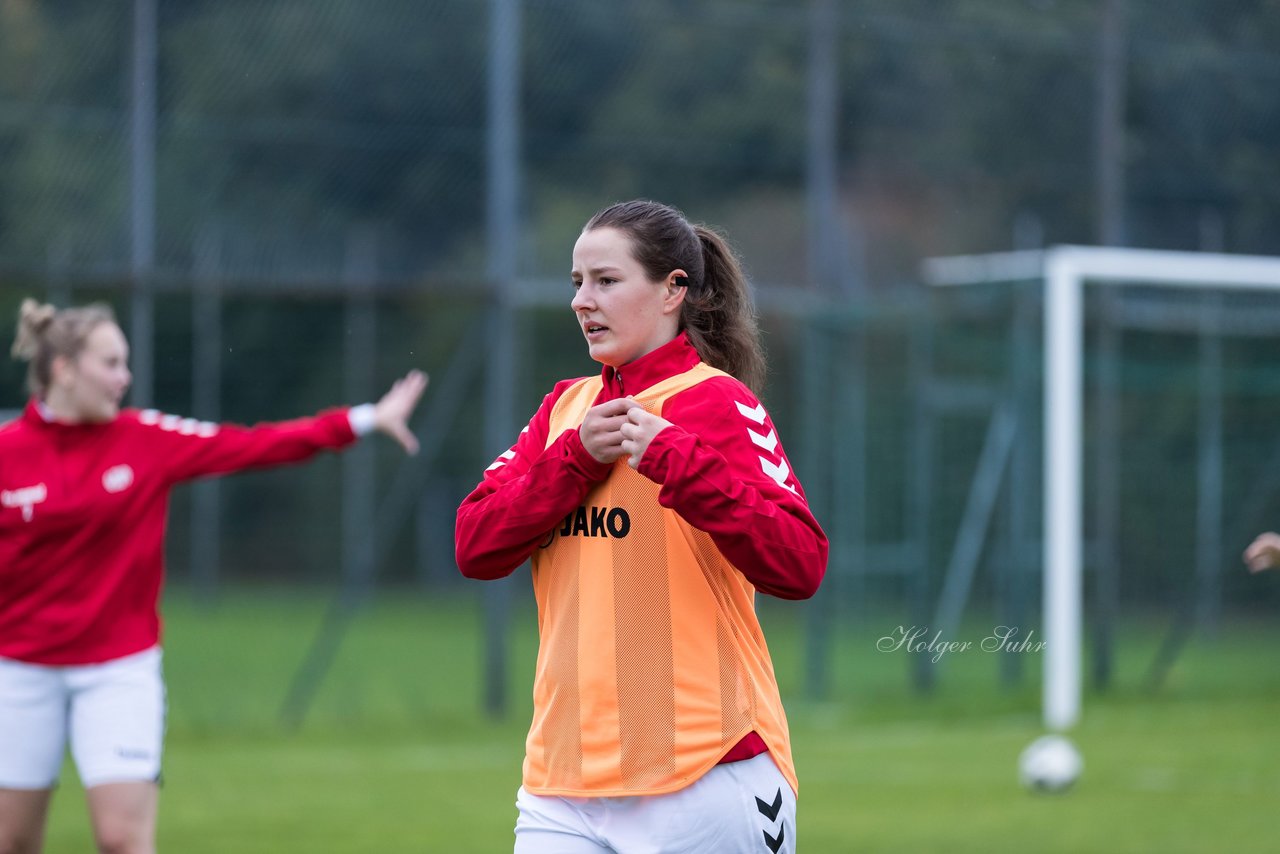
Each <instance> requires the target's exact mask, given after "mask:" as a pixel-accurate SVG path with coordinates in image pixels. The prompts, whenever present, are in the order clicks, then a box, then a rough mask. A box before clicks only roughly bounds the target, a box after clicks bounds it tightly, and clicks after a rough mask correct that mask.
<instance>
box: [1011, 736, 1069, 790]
mask: <svg viewBox="0 0 1280 854" xmlns="http://www.w3.org/2000/svg"><path fill="white" fill-rule="evenodd" d="M1083 770H1084V760H1083V759H1082V758H1081V757H1080V752H1079V751H1078V750H1076V748H1075V745H1073V744H1072V743H1071V742H1070V741H1069V740H1068V739H1066V738H1065V737H1063V736H1061V735H1043V736H1041V737H1040V738H1037V739H1036V740H1035V741H1033V742H1031V744H1029V745H1027V748H1026V749H1025V750H1023V751H1022V755H1021V756H1019V757H1018V779H1019V780H1020V781H1021V782H1022V785H1023V786H1025V787H1026V788H1028V789H1030V790H1031V791H1033V792H1065V791H1066V790H1067V789H1069V788H1071V784H1072V783H1074V782H1075V781H1076V779H1077V778H1078V777H1079V776H1080V772H1082V771H1083Z"/></svg>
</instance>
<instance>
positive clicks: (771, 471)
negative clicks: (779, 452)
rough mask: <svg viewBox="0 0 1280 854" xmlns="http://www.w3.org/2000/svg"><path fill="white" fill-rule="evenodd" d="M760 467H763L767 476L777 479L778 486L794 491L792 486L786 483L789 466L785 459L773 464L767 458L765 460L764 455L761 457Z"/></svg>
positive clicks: (789, 472)
mask: <svg viewBox="0 0 1280 854" xmlns="http://www.w3.org/2000/svg"><path fill="white" fill-rule="evenodd" d="M760 468H762V469H764V473H765V474H767V475H769V477H771V478H773V479H774V480H775V481H777V483H778V486H784V487H786V488H787V489H790V490H791V491H792V492H795V491H796V489H795V487H794V486H792V485H791V484H789V483H787V475H789V474H791V467H790V466H788V465H787V461H786V460H783V461H782V462H780V463H778V464H776V465H775V464H774V463H771V462H769V461H768V460H766V459H765V458H764V457H761V458H760Z"/></svg>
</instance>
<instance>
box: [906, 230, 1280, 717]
mask: <svg viewBox="0 0 1280 854" xmlns="http://www.w3.org/2000/svg"><path fill="white" fill-rule="evenodd" d="M923 273H924V278H925V281H926V282H927V283H928V284H930V285H933V286H940V287H949V286H962V285H975V284H991V283H998V282H1016V281H1022V282H1026V281H1040V282H1043V283H1044V284H1043V287H1044V598H1043V607H1044V632H1045V644H1046V645H1045V658H1044V675H1043V700H1042V702H1043V713H1044V724H1045V726H1046V727H1047V728H1049V729H1051V730H1056V731H1063V730H1067V729H1070V728H1071V727H1072V726H1074V725H1075V723H1076V721H1077V720H1078V719H1079V716H1080V698H1081V691H1082V675H1081V665H1080V662H1081V655H1082V645H1083V639H1082V623H1083V620H1082V616H1083V615H1082V608H1083V604H1082V595H1083V584H1082V579H1081V575H1082V566H1081V553H1082V546H1083V539H1084V527H1083V522H1082V517H1083V492H1082V488H1081V487H1082V460H1083V442H1082V439H1083V436H1082V429H1083V373H1084V371H1083V358H1084V352H1083V350H1084V293H1083V289H1084V285H1085V284H1086V283H1088V284H1099V285H1125V284H1147V285H1158V286H1161V287H1198V288H1205V287H1213V288H1217V289H1222V290H1266V291H1280V258H1271V257H1262V256H1250V255H1225V254H1216V253H1203V252H1172V251H1159V250H1148V249H1120V248H1104V247H1090V246H1058V247H1053V248H1050V249H1045V250H1036V251H1024V252H1004V253H996V254H991V255H966V256H954V257H947V258H932V259H929V260H927V261H926V262H925V263H924V267H923Z"/></svg>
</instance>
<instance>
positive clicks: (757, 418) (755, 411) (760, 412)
mask: <svg viewBox="0 0 1280 854" xmlns="http://www.w3.org/2000/svg"><path fill="white" fill-rule="evenodd" d="M734 405H735V406H737V407H738V411H739V412H741V413H742V417H743V418H750V419H751V420H752V421H754V422H756V423H757V424H764V419H765V417H766V413H765V411H764V404H763V403H757V404H756V405H755V407H754V408H752V407H750V406H747V405H746V404H744V403H738V401H736V400H735V401H734Z"/></svg>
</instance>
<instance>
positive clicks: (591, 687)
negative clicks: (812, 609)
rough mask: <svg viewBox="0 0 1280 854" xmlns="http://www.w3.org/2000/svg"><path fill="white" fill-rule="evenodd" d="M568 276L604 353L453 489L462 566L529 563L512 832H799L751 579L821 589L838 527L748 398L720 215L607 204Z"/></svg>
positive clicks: (586, 837)
mask: <svg viewBox="0 0 1280 854" xmlns="http://www.w3.org/2000/svg"><path fill="white" fill-rule="evenodd" d="M572 277H573V288H574V297H573V300H572V303H571V307H572V309H573V312H574V315H575V316H576V319H577V321H578V325H579V327H580V329H581V331H582V334H583V336H584V337H585V338H586V340H587V347H588V351H589V353H590V355H591V357H592V358H593V359H594V360H596V361H597V362H600V363H601V364H602V365H603V366H604V367H603V370H602V371H601V373H600V374H599V375H597V376H594V377H587V378H580V379H574V380H565V381H562V382H560V383H558V384H557V385H556V386H555V388H554V389H553V390H552V391H551V393H550V394H548V395H547V396H546V398H545V399H544V400H543V402H542V405H541V406H540V407H539V409H538V411H537V413H535V414H534V416H533V419H532V420H531V421H530V422H529V425H528V427H527V428H526V429H525V430H524V431H523V432H522V433H521V434H520V437H519V439H518V440H517V442H516V444H515V445H514V446H513V447H512V448H511V449H510V450H508V451H506V452H504V453H503V454H502V455H501V456H500V457H499V458H498V459H497V460H496V461H495V462H494V463H493V465H491V466H490V467H489V468H488V470H486V472H485V475H484V479H483V481H481V483H480V485H479V486H477V487H476V489H475V490H474V491H473V492H472V493H471V494H470V495H469V496H468V497H467V498H466V500H465V501H464V502H463V503H462V506H461V507H459V508H458V520H457V557H458V566H459V567H460V568H461V570H462V573H463V574H464V575H466V576H468V577H470V578H478V579H495V578H501V577H504V576H506V575H509V574H510V573H511V572H513V571H514V570H515V569H516V568H517V567H518V566H520V565H521V564H522V563H523V562H524V561H525V560H526V559H529V558H531V559H532V567H533V569H532V576H533V585H534V592H535V596H536V599H537V603H538V625H539V649H538V662H537V671H536V676H535V681H534V718H533V723H532V726H531V727H530V730H529V737H528V740H527V744H526V754H525V762H524V775H523V776H524V779H523V785H522V786H521V787H520V790H519V793H518V795H517V807H518V810H519V816H518V819H517V822H516V842H515V851H516V852H517V854H549V852H556V853H557V854H575V852H616V853H617V854H633V852H634V853H635V854H640V852H646V854H648V852H655V854H656V852H662V854H676V852H712V851H714V852H773V854H778V852H794V850H795V837H796V830H795V797H796V791H797V788H798V785H797V782H796V773H795V767H794V764H793V762H792V758H791V746H790V738H789V735H788V731H787V720H786V715H785V713H784V711H783V707H782V701H781V699H780V697H779V692H778V685H777V680H776V679H775V677H774V671H773V663H772V661H771V659H770V656H769V650H768V647H767V646H766V644H765V640H764V636H763V634H762V632H761V630H760V624H759V622H758V620H757V619H756V614H755V594H756V592H757V591H760V592H763V593H767V594H770V595H773V596H777V597H780V598H783V599H805V598H808V597H809V596H812V595H813V594H814V592H815V591H816V590H817V588H818V585H819V583H820V582H821V580H822V576H823V574H824V572H825V570H826V563H827V538H826V535H825V534H824V533H823V531H822V528H821V527H820V526H819V525H818V523H817V521H816V520H815V519H814V517H813V515H812V514H811V513H810V512H809V507H808V504H807V503H806V501H805V498H804V491H803V489H802V488H801V486H800V483H799V482H798V481H797V480H796V477H795V474H794V473H793V471H792V468H791V464H790V462H789V461H788V459H787V456H786V453H785V452H784V451H783V449H782V444H781V442H780V441H779V439H778V434H777V431H776V430H775V429H774V426H773V423H772V421H771V419H770V418H769V415H768V413H767V412H766V411H765V408H764V406H763V405H762V404H761V403H760V400H759V398H758V397H757V391H758V389H759V386H760V385H761V384H762V382H763V379H764V358H763V356H762V353H761V349H760V345H759V340H758V333H757V330H756V325H755V318H754V315H753V313H752V308H751V300H750V294H749V291H748V285H747V282H746V279H745V277H744V275H743V273H742V271H741V268H740V266H739V264H738V261H737V259H736V257H735V256H734V254H733V252H732V251H731V250H730V248H729V247H728V245H727V244H726V243H725V241H724V240H723V239H722V238H721V237H720V236H719V235H718V234H717V233H716V232H714V231H712V230H710V229H708V228H705V227H703V226H699V225H691V224H690V223H689V222H688V220H686V219H685V217H684V216H683V215H682V214H681V213H680V212H679V211H676V210H674V209H673V208H670V207H668V206H666V205H661V204H657V203H654V202H648V201H632V202H625V203H622V204H617V205H614V206H612V207H609V208H606V209H604V210H602V211H601V212H599V213H598V214H596V215H595V216H594V217H593V218H592V219H591V221H590V222H588V223H587V225H586V227H585V228H584V229H583V231H582V234H581V236H580V237H579V238H578V241H577V244H576V245H575V246H574V250H573V271H572Z"/></svg>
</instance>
